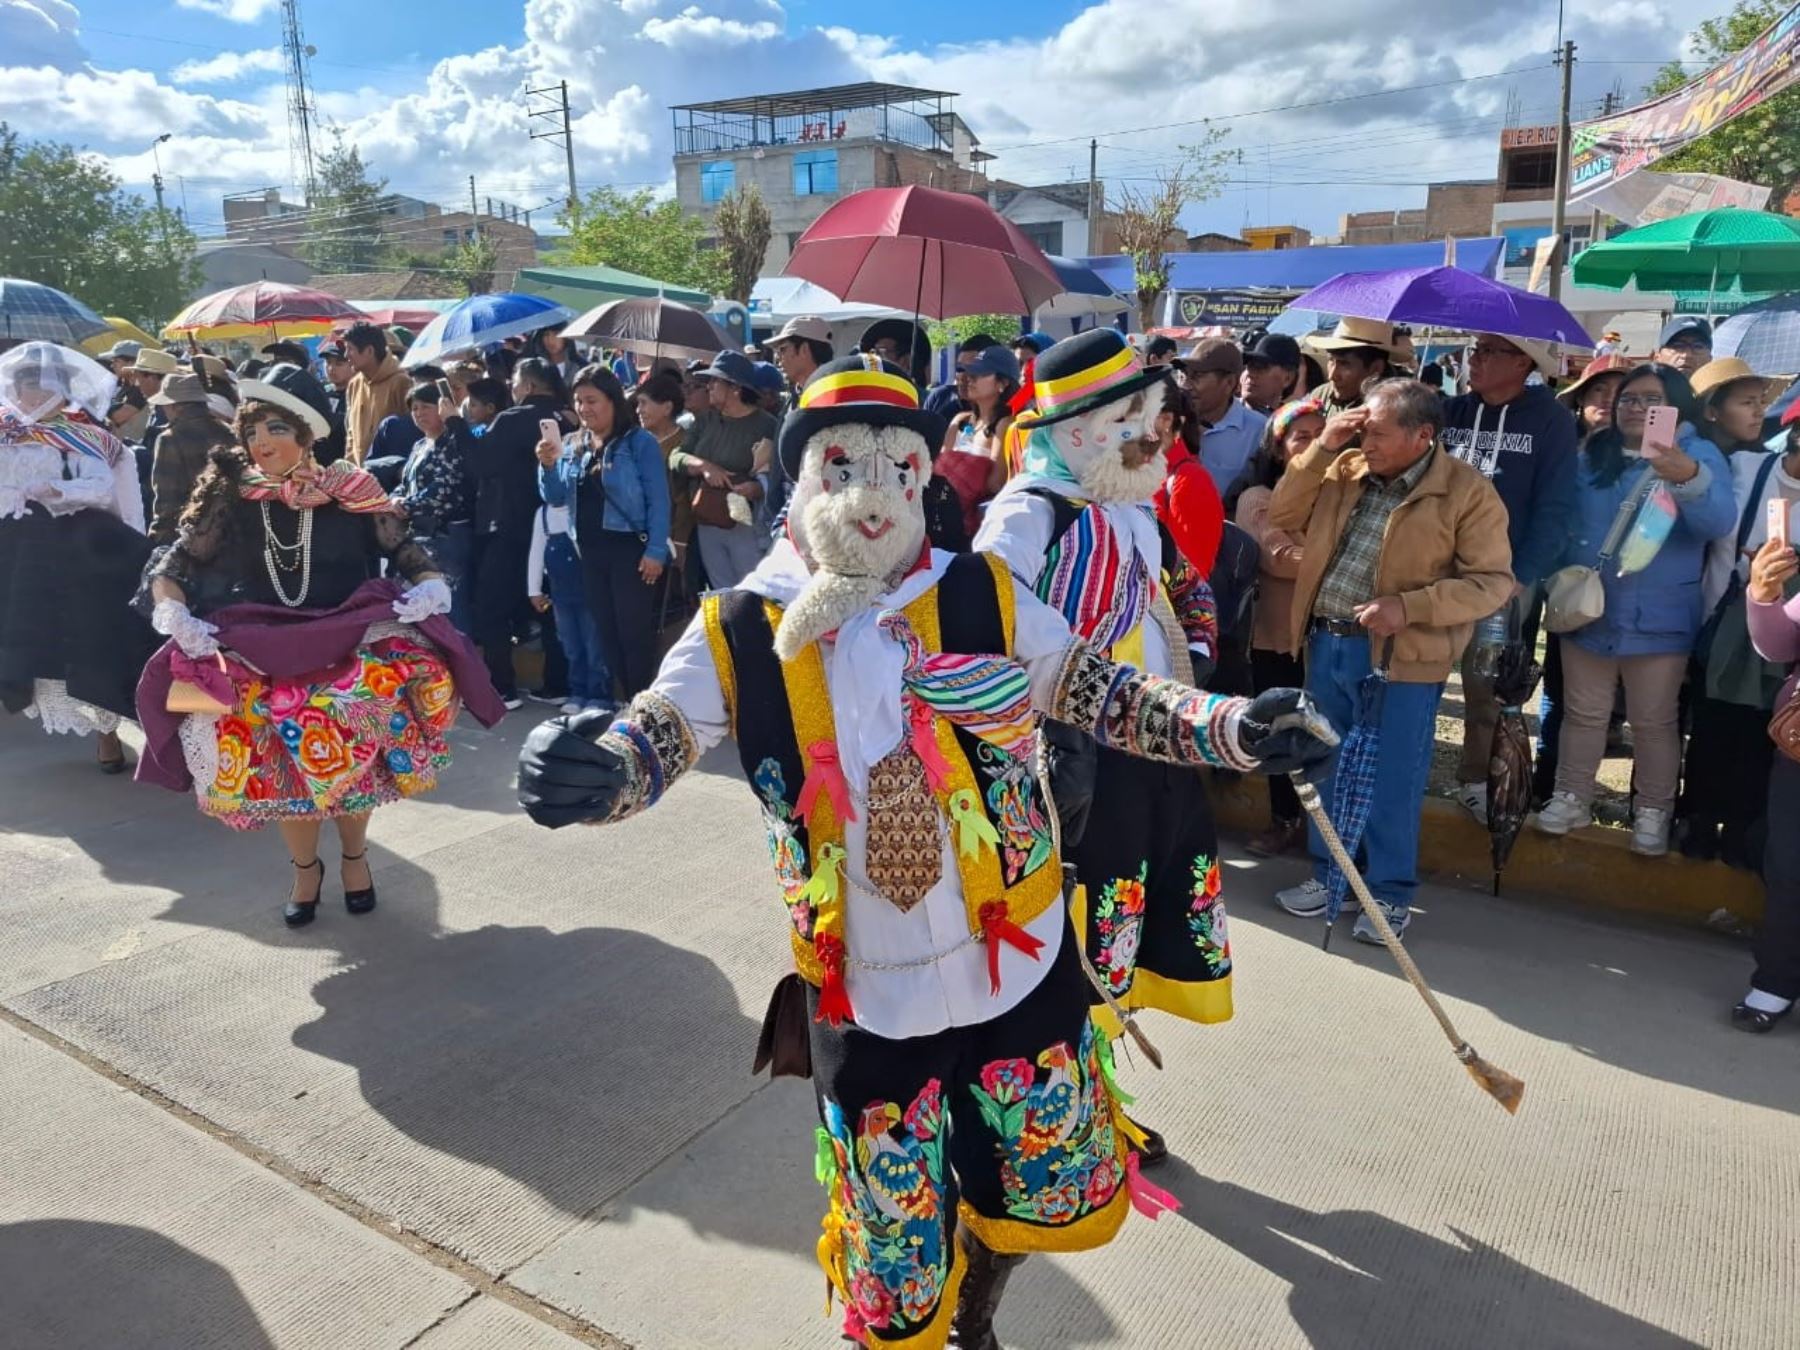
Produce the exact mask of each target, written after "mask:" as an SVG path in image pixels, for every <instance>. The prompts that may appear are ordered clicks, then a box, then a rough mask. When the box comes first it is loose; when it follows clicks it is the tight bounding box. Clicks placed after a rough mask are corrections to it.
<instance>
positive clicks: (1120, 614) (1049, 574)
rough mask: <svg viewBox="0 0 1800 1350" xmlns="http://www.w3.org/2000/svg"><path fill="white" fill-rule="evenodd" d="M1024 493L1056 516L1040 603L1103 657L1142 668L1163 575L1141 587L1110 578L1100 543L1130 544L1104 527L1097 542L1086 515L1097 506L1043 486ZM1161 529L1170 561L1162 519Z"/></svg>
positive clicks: (1152, 577)
mask: <svg viewBox="0 0 1800 1350" xmlns="http://www.w3.org/2000/svg"><path fill="white" fill-rule="evenodd" d="M1025 491H1026V493H1027V495H1029V496H1032V497H1036V498H1037V499H1038V500H1039V501H1041V502H1043V503H1044V504H1045V505H1046V506H1048V507H1049V508H1050V511H1051V514H1052V515H1053V517H1054V518H1055V523H1054V524H1053V526H1052V528H1051V531H1050V545H1049V547H1048V548H1047V549H1045V551H1044V569H1043V571H1041V572H1039V573H1038V579H1037V586H1036V587H1035V589H1036V591H1037V596H1038V599H1040V600H1042V601H1044V602H1045V603H1046V604H1047V605H1049V606H1050V607H1051V608H1052V609H1054V610H1056V611H1057V612H1058V613H1060V614H1061V615H1062V616H1063V618H1065V619H1067V620H1068V621H1069V627H1070V629H1071V630H1072V631H1073V632H1074V633H1075V635H1076V636H1077V637H1079V638H1082V639H1083V640H1085V641H1088V642H1092V643H1095V644H1096V645H1097V646H1098V647H1099V649H1100V651H1101V653H1102V654H1103V655H1105V656H1108V657H1110V658H1111V659H1112V660H1115V661H1118V662H1121V663H1122V664H1124V665H1128V666H1134V667H1136V668H1137V669H1139V670H1143V669H1144V668H1145V666H1144V624H1145V623H1146V622H1154V621H1155V617H1154V615H1153V614H1152V612H1151V611H1152V608H1153V607H1154V606H1155V604H1156V602H1157V600H1158V599H1159V598H1161V596H1162V595H1163V584H1162V576H1161V573H1160V571H1156V572H1151V573H1150V574H1149V575H1148V576H1146V577H1145V578H1144V579H1143V584H1142V585H1141V586H1133V585H1132V584H1131V583H1130V580H1129V578H1127V577H1123V576H1120V577H1114V576H1111V575H1108V571H1109V569H1108V567H1107V564H1106V563H1105V561H1104V560H1102V559H1101V558H1099V557H1097V556H1096V554H1097V553H1098V552H1102V551H1103V548H1099V547H1097V544H1099V545H1111V546H1119V545H1122V546H1123V547H1124V548H1126V549H1129V548H1131V541H1130V540H1129V539H1128V538H1123V537H1121V536H1118V535H1115V534H1113V533H1112V531H1111V528H1110V526H1106V527H1104V528H1105V529H1106V532H1107V534H1108V536H1109V538H1108V539H1107V540H1104V541H1097V540H1096V538H1095V535H1094V532H1093V530H1092V529H1091V528H1090V526H1089V524H1088V518H1087V517H1086V514H1085V513H1086V511H1087V508H1088V507H1089V506H1090V505H1093V503H1090V502H1087V501H1083V500H1081V499H1080V498H1075V497H1065V496H1063V495H1062V494H1061V493H1060V492H1053V491H1051V490H1050V489H1049V488H1044V487H1032V488H1027V489H1026V490H1025ZM1157 530H1158V532H1159V534H1160V535H1161V536H1162V542H1163V546H1164V547H1163V552H1164V554H1165V557H1166V555H1167V554H1168V552H1169V549H1170V548H1171V547H1172V545H1171V544H1170V543H1169V540H1168V537H1167V531H1165V530H1163V529H1162V525H1161V522H1160V521H1159V522H1158V524H1157ZM1131 561H1132V559H1125V560H1123V561H1122V563H1120V564H1117V570H1120V571H1124V570H1126V568H1128V566H1129V564H1130V563H1131ZM1109 639H1110V640H1109Z"/></svg>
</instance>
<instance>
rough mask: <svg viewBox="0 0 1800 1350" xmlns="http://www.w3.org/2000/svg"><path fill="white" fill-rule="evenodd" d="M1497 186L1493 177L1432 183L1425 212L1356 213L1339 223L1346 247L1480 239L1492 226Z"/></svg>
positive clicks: (1426, 194) (1428, 189) (1426, 192)
mask: <svg viewBox="0 0 1800 1350" xmlns="http://www.w3.org/2000/svg"><path fill="white" fill-rule="evenodd" d="M1498 194H1499V185H1498V183H1497V182H1496V181H1495V180H1494V179H1491V178H1482V179H1466V180H1463V181H1459V182H1451V183H1433V184H1431V185H1430V186H1429V187H1427V188H1426V189H1425V206H1424V208H1423V209H1422V210H1420V209H1416V208H1415V209H1412V210H1402V211H1353V212H1350V213H1349V214H1347V215H1345V216H1343V217H1342V218H1341V220H1340V222H1339V224H1340V229H1339V233H1340V234H1341V235H1342V237H1343V242H1344V243H1346V244H1417V243H1422V242H1424V241H1425V240H1428V239H1479V238H1482V237H1484V236H1486V235H1487V233H1488V231H1489V230H1490V229H1491V228H1492V227H1493V213H1494V202H1495V200H1496V199H1497V197H1498Z"/></svg>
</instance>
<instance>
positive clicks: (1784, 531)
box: [1768, 497, 1793, 548]
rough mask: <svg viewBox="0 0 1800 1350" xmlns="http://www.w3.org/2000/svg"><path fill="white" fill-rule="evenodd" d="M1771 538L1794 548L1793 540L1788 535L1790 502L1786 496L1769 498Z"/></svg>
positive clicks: (1772, 540)
mask: <svg viewBox="0 0 1800 1350" xmlns="http://www.w3.org/2000/svg"><path fill="white" fill-rule="evenodd" d="M1768 510H1769V517H1768V519H1769V539H1770V542H1772V543H1779V544H1780V545H1781V546H1782V547H1783V548H1792V547H1793V541H1792V540H1791V539H1790V538H1789V536H1788V504H1787V498H1785V497H1771V498H1769V506H1768Z"/></svg>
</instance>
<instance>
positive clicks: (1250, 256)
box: [1079, 239, 1506, 295]
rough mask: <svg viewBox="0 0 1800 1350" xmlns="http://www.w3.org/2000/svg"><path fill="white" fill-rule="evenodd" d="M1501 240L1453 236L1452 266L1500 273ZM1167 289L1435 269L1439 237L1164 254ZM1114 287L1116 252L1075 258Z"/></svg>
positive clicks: (1119, 266) (1124, 281)
mask: <svg viewBox="0 0 1800 1350" xmlns="http://www.w3.org/2000/svg"><path fill="white" fill-rule="evenodd" d="M1505 250H1506V241H1505V240H1504V239H1458V240H1457V241H1456V265H1457V266H1458V267H1461V268H1463V269H1465V270H1466V271H1470V272H1479V273H1481V274H1482V275H1483V276H1488V277H1498V276H1499V275H1500V259H1501V256H1502V255H1503V254H1504V252H1505ZM1167 260H1168V268H1169V289H1170V290H1171V291H1225V290H1242V289H1244V288H1246V287H1265V288H1268V289H1271V290H1283V291H1304V290H1309V289H1311V288H1312V287H1314V286H1317V285H1318V284H1319V283H1320V282H1322V281H1329V280H1330V279H1331V278H1332V277H1335V276H1336V275H1337V274H1338V273H1340V272H1385V271H1387V270H1388V269H1390V268H1397V267H1439V266H1442V265H1443V261H1444V241H1443V240H1441V239H1436V240H1430V241H1427V242H1426V243H1422V244H1365V245H1360V246H1355V247H1349V248H1345V247H1332V248H1288V249H1257V250H1251V251H1246V252H1243V253H1171V254H1169V255H1167ZM1079 261H1080V262H1082V263H1085V264H1086V265H1087V266H1089V267H1091V268H1093V269H1094V271H1096V272H1098V273H1099V274H1100V275H1101V277H1103V278H1104V279H1105V280H1106V283H1107V284H1108V285H1110V286H1111V287H1112V288H1113V289H1114V290H1116V291H1118V292H1120V293H1122V294H1127V295H1129V294H1130V293H1131V291H1132V290H1133V289H1134V287H1133V285H1132V279H1131V278H1132V270H1131V259H1129V258H1126V257H1123V256H1121V255H1117V254H1114V255H1111V256H1108V257H1099V258H1082V259H1080V260H1079Z"/></svg>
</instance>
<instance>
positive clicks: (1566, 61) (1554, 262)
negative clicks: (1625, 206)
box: [1550, 41, 1575, 300]
mask: <svg viewBox="0 0 1800 1350" xmlns="http://www.w3.org/2000/svg"><path fill="white" fill-rule="evenodd" d="M1556 63H1557V64H1558V65H1559V66H1561V67H1562V110H1561V112H1560V113H1558V115H1557V119H1556V200H1555V202H1554V204H1553V205H1552V206H1551V208H1550V234H1551V237H1552V238H1554V239H1555V240H1556V248H1555V250H1554V251H1553V252H1552V253H1551V255H1550V298H1551V299H1552V300H1561V299H1562V278H1563V263H1564V253H1565V249H1564V248H1563V230H1564V228H1565V226H1566V225H1567V223H1568V220H1567V218H1568V214H1569V92H1570V88H1571V86H1572V85H1573V83H1574V79H1575V44H1574V43H1573V42H1572V41H1565V42H1564V43H1563V45H1562V51H1560V52H1558V53H1557V57H1556Z"/></svg>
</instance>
